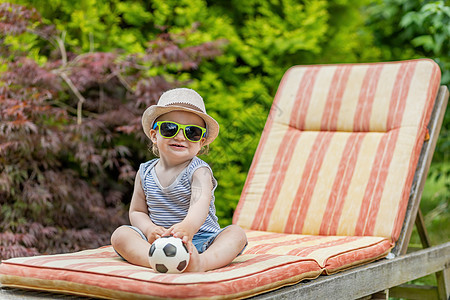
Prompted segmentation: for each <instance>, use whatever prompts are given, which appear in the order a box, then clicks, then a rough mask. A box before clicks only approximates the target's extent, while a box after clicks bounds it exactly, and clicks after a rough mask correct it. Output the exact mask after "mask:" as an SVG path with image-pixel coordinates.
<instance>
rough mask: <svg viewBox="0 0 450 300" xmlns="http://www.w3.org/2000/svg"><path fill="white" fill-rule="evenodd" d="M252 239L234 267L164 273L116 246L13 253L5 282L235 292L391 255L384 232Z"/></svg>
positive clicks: (192, 293) (201, 294) (129, 292)
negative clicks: (375, 235)
mask: <svg viewBox="0 0 450 300" xmlns="http://www.w3.org/2000/svg"><path fill="white" fill-rule="evenodd" d="M247 235H248V238H249V245H248V247H247V248H246V250H245V252H244V253H243V254H242V255H241V256H239V257H237V258H236V259H235V260H234V261H233V262H232V263H231V264H230V265H229V266H227V267H225V268H221V269H218V270H213V271H209V272H206V273H183V274H161V273H155V272H154V271H153V270H151V269H148V268H144V267H139V266H135V265H131V264H129V263H127V262H125V261H123V260H122V259H121V258H119V257H118V256H117V254H116V253H115V252H114V250H113V249H112V247H110V246H108V247H102V248H99V249H94V250H85V251H81V252H77V253H69V254H59V255H44V256H36V257H26V258H13V259H9V260H6V261H3V262H2V263H1V264H0V282H1V283H2V284H3V285H5V286H11V287H20V288H30V289H37V290H46V291H56V292H63V293H71V294H78V295H85V296H92V297H104V298H112V299H125V298H130V297H133V298H142V299H146V298H154V297H161V298H190V299H195V298H208V297H213V296H216V297H221V298H237V297H247V296H252V295H256V294H259V293H262V292H267V291H270V290H272V289H276V288H279V287H281V286H285V285H290V284H294V283H297V282H299V281H301V280H304V279H313V278H316V277H317V276H319V275H320V274H321V273H332V272H335V271H336V270H340V269H344V268H347V267H349V266H350V265H352V264H353V263H355V262H356V263H358V264H359V263H362V262H367V261H372V260H374V259H377V258H379V257H382V256H384V255H386V254H387V252H388V251H389V249H390V247H391V244H390V243H389V241H388V240H387V239H384V238H373V237H326V236H302V235H289V234H279V233H270V232H259V231H247Z"/></svg>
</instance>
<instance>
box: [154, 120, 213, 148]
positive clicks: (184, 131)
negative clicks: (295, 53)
mask: <svg viewBox="0 0 450 300" xmlns="http://www.w3.org/2000/svg"><path fill="white" fill-rule="evenodd" d="M163 123H172V124H175V125H177V126H178V129H177V132H176V133H175V134H174V135H172V136H169V137H168V136H164V135H163V134H162V133H161V124H163ZM189 126H193V127H197V128H200V129H201V130H202V135H201V138H200V139H199V140H198V141H193V140H191V139H190V138H188V137H187V136H186V130H185V129H186V127H189ZM156 127H158V132H159V134H160V135H161V136H162V137H163V138H165V139H171V138H174V137H175V136H176V135H177V134H178V132H180V129H183V135H184V137H185V138H186V139H187V140H188V141H189V142H192V143H198V142H200V141H201V140H202V138H204V137H206V128H203V127H201V126H198V125H191V124H188V125H183V124H179V123H177V122H174V121H158V122H156V123H155V124H154V125H153V129H156Z"/></svg>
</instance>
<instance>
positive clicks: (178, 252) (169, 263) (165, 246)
mask: <svg viewBox="0 0 450 300" xmlns="http://www.w3.org/2000/svg"><path fill="white" fill-rule="evenodd" d="M148 261H149V262H150V266H151V267H152V269H153V270H155V271H157V272H160V273H181V272H183V271H184V270H185V269H186V267H187V266H188V264H189V251H188V250H187V248H186V246H185V245H184V243H183V241H182V240H181V239H179V238H176V237H173V236H165V237H161V238H159V239H156V240H155V241H154V242H153V244H152V245H151V246H150V251H149V252H148Z"/></svg>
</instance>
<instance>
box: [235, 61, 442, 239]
mask: <svg viewBox="0 0 450 300" xmlns="http://www.w3.org/2000/svg"><path fill="white" fill-rule="evenodd" d="M439 82H440V71H439V67H438V66H437V64H435V63H434V62H433V61H432V60H428V59H420V60H412V61H404V62H393V63H377V64H354V65H346V64H343V65H323V66H296V67H293V68H291V69H290V70H288V71H287V72H286V74H285V76H284V77H283V79H282V81H281V84H280V87H279V89H278V91H277V94H276V97H275V100H274V103H273V106H272V110H271V112H270V115H269V118H268V121H267V123H266V127H265V128H264V132H263V134H262V137H261V140H260V143H259V146H258V148H257V151H256V154H255V157H254V159H253V163H252V166H251V168H250V171H249V175H248V177H247V181H246V183H245V186H244V189H243V192H242V195H241V199H240V201H239V204H238V207H237V210H236V213H235V215H234V219H233V222H234V223H235V224H238V225H240V226H242V227H244V228H247V229H253V230H261V231H273V232H284V233H297V234H311V235H344V236H380V237H386V238H389V239H390V240H391V241H396V240H397V239H398V236H399V233H400V230H401V226H402V221H403V218H404V214H405V210H406V205H407V201H408V197H409V192H410V188H411V184H412V180H413V175H414V171H415V168H416V164H417V161H418V157H419V154H420V149H421V146H422V144H423V140H424V137H425V134H426V124H427V123H428V120H429V117H430V114H431V110H432V107H433V101H434V99H435V96H436V93H437V90H438V88H439Z"/></svg>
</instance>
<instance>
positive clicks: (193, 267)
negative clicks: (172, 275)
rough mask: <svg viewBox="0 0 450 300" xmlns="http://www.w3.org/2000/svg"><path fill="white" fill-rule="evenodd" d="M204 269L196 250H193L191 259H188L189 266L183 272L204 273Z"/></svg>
mask: <svg viewBox="0 0 450 300" xmlns="http://www.w3.org/2000/svg"><path fill="white" fill-rule="evenodd" d="M204 271H205V268H204V266H203V261H202V259H201V257H200V254H199V253H198V251H197V249H195V247H194V249H193V251H192V254H191V257H190V259H189V265H188V267H187V268H186V270H185V272H204Z"/></svg>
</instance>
